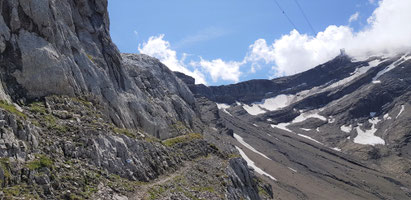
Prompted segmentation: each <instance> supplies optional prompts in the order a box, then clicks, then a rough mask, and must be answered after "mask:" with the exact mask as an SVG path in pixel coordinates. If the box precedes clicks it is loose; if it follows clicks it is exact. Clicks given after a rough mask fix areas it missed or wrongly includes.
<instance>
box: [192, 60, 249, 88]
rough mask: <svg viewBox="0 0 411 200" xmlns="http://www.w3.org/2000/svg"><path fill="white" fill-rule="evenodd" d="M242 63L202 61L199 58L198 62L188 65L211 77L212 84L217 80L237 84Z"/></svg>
mask: <svg viewBox="0 0 411 200" xmlns="http://www.w3.org/2000/svg"><path fill="white" fill-rule="evenodd" d="M243 64H244V62H235V61H230V62H225V61H223V60H221V59H216V60H212V61H208V60H204V59H203V58H201V61H199V62H194V61H193V62H191V63H190V65H192V66H196V67H201V68H202V69H204V70H205V71H206V72H208V73H209V74H210V76H211V79H212V80H213V82H217V81H218V80H219V79H221V80H224V81H233V82H238V81H239V79H240V76H241V74H242V73H241V71H240V67H241V65H243Z"/></svg>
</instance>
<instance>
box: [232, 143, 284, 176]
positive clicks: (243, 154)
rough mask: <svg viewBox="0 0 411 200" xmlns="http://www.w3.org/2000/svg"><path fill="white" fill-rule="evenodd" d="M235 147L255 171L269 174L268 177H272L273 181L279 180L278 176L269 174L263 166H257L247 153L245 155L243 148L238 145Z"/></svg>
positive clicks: (265, 174)
mask: <svg viewBox="0 0 411 200" xmlns="http://www.w3.org/2000/svg"><path fill="white" fill-rule="evenodd" d="M235 148H236V149H237V150H238V151H239V152H240V155H241V157H242V158H243V159H244V160H245V161H246V162H247V165H248V166H249V167H251V168H252V169H254V171H255V172H257V173H259V174H261V175H263V176H267V177H268V178H270V179H272V180H273V181H277V179H276V178H274V177H273V176H271V175H270V174H268V173H267V172H265V171H264V170H262V169H261V168H259V167H257V166H256V165H255V163H254V162H253V161H252V160H251V159H250V158H249V157H248V156H247V155H245V153H244V151H243V150H242V149H241V148H239V147H237V146H235Z"/></svg>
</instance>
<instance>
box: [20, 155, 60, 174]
mask: <svg viewBox="0 0 411 200" xmlns="http://www.w3.org/2000/svg"><path fill="white" fill-rule="evenodd" d="M36 157H37V158H36V160H33V161H30V162H28V163H27V164H26V167H27V168H29V169H30V170H36V169H40V168H43V167H47V168H49V169H51V168H52V167H53V165H54V162H53V161H52V160H51V159H50V158H49V157H47V156H45V155H36Z"/></svg>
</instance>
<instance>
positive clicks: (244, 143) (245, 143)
mask: <svg viewBox="0 0 411 200" xmlns="http://www.w3.org/2000/svg"><path fill="white" fill-rule="evenodd" d="M234 138H235V139H236V140H237V141H238V142H239V143H240V144H242V145H244V146H245V147H247V148H248V149H250V150H251V151H253V152H254V153H256V154H259V155H260V156H262V157H264V158H267V159H268V160H271V159H270V158H269V157H267V156H266V155H264V154H263V153H261V152H259V151H257V150H256V149H254V147H252V146H251V145H249V144H248V143H247V142H245V141H244V139H243V138H242V137H241V136H239V135H237V134H235V133H234Z"/></svg>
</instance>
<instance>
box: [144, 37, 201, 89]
mask: <svg viewBox="0 0 411 200" xmlns="http://www.w3.org/2000/svg"><path fill="white" fill-rule="evenodd" d="M138 50H139V52H140V53H142V54H146V55H149V56H153V57H155V58H157V59H159V60H160V61H161V62H162V63H163V64H165V65H166V66H167V67H168V68H169V69H170V70H172V71H178V72H181V73H184V74H186V75H189V76H192V77H193V78H195V81H196V84H206V83H207V82H206V80H205V77H204V74H203V73H201V72H200V71H199V70H198V69H195V70H193V71H190V70H189V69H188V68H187V66H186V65H185V63H184V61H185V58H186V55H183V57H182V58H181V59H178V57H177V52H176V51H174V50H172V49H171V48H170V42H168V41H165V40H164V35H159V36H153V37H150V38H149V39H148V41H147V42H145V43H143V44H142V45H139V47H138Z"/></svg>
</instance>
